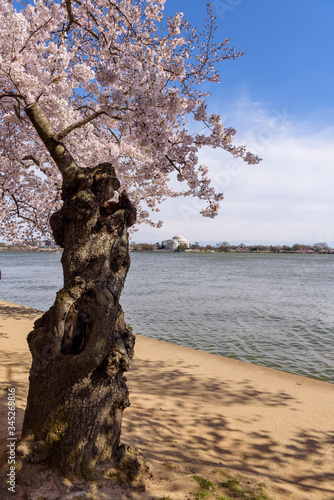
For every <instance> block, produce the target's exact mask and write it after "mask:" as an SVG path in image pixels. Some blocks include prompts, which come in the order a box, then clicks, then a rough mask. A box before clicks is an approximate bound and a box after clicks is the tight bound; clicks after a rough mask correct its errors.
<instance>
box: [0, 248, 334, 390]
mask: <svg viewBox="0 0 334 500" xmlns="http://www.w3.org/2000/svg"><path fill="white" fill-rule="evenodd" d="M131 258H132V264H131V269H130V272H129V274H128V278H127V282H126V286H125V290H124V292H123V295H122V300H121V302H122V306H123V309H124V311H125V317H126V320H127V321H128V323H129V324H130V325H131V326H132V327H133V329H134V332H135V333H138V334H141V335H145V336H147V337H152V338H156V339H158V340H165V341H168V342H172V343H175V344H179V345H184V346H187V347H191V348H194V349H199V350H202V351H206V352H210V353H214V354H218V355H222V356H225V357H229V358H235V359H240V360H242V361H248V362H252V363H256V364H260V365H263V366H267V367H270V368H276V369H280V370H284V371H288V372H290V373H296V374H299V375H305V376H309V377H313V378H317V379H319V380H324V381H329V382H334V352H333V351H334V350H333V340H334V303H333V297H334V293H333V292H334V255H289V254H279V255H277V254H182V253H181V254H177V253H132V254H131ZM0 268H1V270H2V280H1V281H0V298H1V299H3V300H8V301H10V302H14V303H17V304H22V305H26V306H30V307H34V308H36V309H39V310H43V311H44V310H47V309H48V308H49V307H50V306H51V305H52V303H53V300H54V298H55V293H56V291H57V290H58V289H59V288H60V287H61V286H62V270H61V265H60V255H57V254H48V253H32V252H31V253H30V252H27V253H20V252H1V253H0Z"/></svg>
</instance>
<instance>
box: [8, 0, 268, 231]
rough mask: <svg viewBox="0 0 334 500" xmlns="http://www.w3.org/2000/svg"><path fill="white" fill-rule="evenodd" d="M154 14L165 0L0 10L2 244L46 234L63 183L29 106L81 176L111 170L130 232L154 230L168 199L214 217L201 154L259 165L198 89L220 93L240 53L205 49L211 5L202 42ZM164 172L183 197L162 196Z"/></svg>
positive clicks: (221, 47) (214, 46)
mask: <svg viewBox="0 0 334 500" xmlns="http://www.w3.org/2000/svg"><path fill="white" fill-rule="evenodd" d="M163 9H164V1H163V0H157V1H153V0H146V1H144V0H140V1H136V2H133V1H132V0H115V1H110V0H83V1H80V2H77V1H75V0H64V1H63V2H59V1H57V0H43V1H42V0H35V1H34V2H33V3H29V4H28V5H26V6H25V7H24V8H22V9H21V10H17V9H16V8H15V6H14V5H13V4H12V3H11V2H5V1H3V2H1V4H0V20H1V31H0V87H1V88H0V117H1V123H0V142H1V145H0V149H1V172H0V196H1V205H0V211H1V215H2V218H1V222H0V229H1V233H2V235H3V236H6V237H10V238H12V237H26V236H31V235H33V234H37V233H39V234H44V235H45V236H47V235H50V229H49V224H48V222H49V218H50V215H51V214H52V213H53V212H54V211H55V210H56V209H57V208H58V207H59V205H60V203H61V200H60V191H61V174H60V172H59V170H58V169H57V166H56V165H55V163H54V162H53V160H52V158H51V157H50V155H49V153H48V152H47V151H46V149H45V147H44V145H43V143H42V142H41V140H40V139H39V137H38V135H37V133H36V130H35V129H34V127H33V126H32V124H31V122H30V120H29V119H28V117H27V115H26V111H25V110H26V107H27V106H28V105H30V104H32V103H34V102H36V101H38V103H39V104H40V106H41V107H42V108H43V110H44V112H45V114H46V115H47V117H48V119H49V121H50V123H51V124H52V126H53V127H54V129H55V130H56V131H57V134H58V137H59V138H60V139H61V140H62V141H64V143H65V145H66V147H67V149H68V150H69V151H70V152H71V155H72V156H73V157H74V158H75V161H76V162H77V163H78V165H80V166H81V167H86V168H91V167H94V166H95V165H97V164H98V163H100V162H106V161H109V162H111V163H112V164H113V165H114V166H115V168H116V172H117V176H118V178H119V180H120V182H121V188H120V190H123V189H125V190H126V191H127V193H128V195H129V196H130V197H131V199H132V201H133V202H134V203H135V204H136V206H137V208H138V214H139V222H147V223H149V224H153V222H152V221H151V220H150V213H152V212H155V211H157V210H158V208H157V206H158V205H159V204H160V203H161V202H163V201H164V200H165V199H166V198H167V197H177V196H195V197H198V198H200V199H201V200H204V201H206V203H207V208H205V209H204V210H203V211H202V212H201V213H202V215H204V216H207V217H214V216H215V215H216V214H217V212H218V210H219V202H220V201H221V200H222V198H223V195H222V193H217V192H215V190H214V189H213V188H212V186H211V184H210V179H209V172H208V169H207V168H206V167H204V166H201V165H199V164H198V152H199V150H200V149H201V148H202V147H204V146H210V147H213V148H222V149H224V150H226V151H228V152H230V153H231V154H232V155H233V156H235V157H240V158H242V159H243V160H244V161H246V162H247V163H249V164H256V163H258V162H259V161H260V159H259V158H258V157H257V156H255V155H253V154H252V153H250V152H247V151H246V149H245V147H243V146H242V147H240V146H235V145H234V144H233V141H234V138H235V134H236V132H235V130H234V129H233V128H231V127H225V125H224V124H223V123H222V120H221V118H220V116H218V115H216V114H211V115H210V114H209V113H210V111H209V110H208V107H207V96H208V93H207V91H203V90H201V85H200V84H201V83H203V82H218V81H219V69H220V63H221V62H222V61H223V60H225V59H231V58H236V57H238V56H239V55H240V53H238V52H236V51H235V49H234V48H229V46H228V42H229V39H226V40H224V41H223V42H221V43H216V42H214V41H213V34H214V31H215V23H214V16H213V13H212V11H211V9H210V6H208V17H207V21H206V24H205V29H204V31H203V35H199V34H198V33H197V32H196V31H195V30H194V29H193V28H192V27H191V26H190V25H189V23H188V22H187V21H186V20H185V19H184V18H183V15H182V14H181V13H178V14H176V15H175V16H174V17H173V18H171V19H167V20H166V21H164V20H163V19H164V18H163ZM206 89H207V85H206ZM189 123H191V124H193V125H194V126H196V127H198V132H197V133H195V134H194V133H193V131H189V129H188V126H189ZM173 172H175V173H176V174H177V178H178V180H179V181H180V183H181V184H180V190H176V189H172V188H171V187H170V179H171V174H172V173H173ZM155 225H156V226H160V225H161V222H160V221H159V222H158V223H155Z"/></svg>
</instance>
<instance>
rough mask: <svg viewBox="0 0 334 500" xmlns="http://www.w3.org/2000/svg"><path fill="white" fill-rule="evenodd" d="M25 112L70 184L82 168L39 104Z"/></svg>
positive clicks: (27, 108) (36, 103)
mask: <svg viewBox="0 0 334 500" xmlns="http://www.w3.org/2000/svg"><path fill="white" fill-rule="evenodd" d="M25 111H26V113H27V116H28V118H29V119H30V121H31V123H32V125H33V127H34V128H35V130H36V132H37V133H38V135H39V137H40V138H41V140H42V141H43V143H44V145H45V147H46V149H47V150H48V151H49V153H50V155H51V156H52V158H53V160H54V161H55V163H56V165H57V167H58V168H59V170H60V172H61V174H62V176H63V179H64V181H66V182H70V181H71V179H72V178H73V176H75V174H76V173H77V171H78V170H79V168H80V167H79V166H78V165H77V164H76V162H75V160H74V158H73V157H72V155H71V154H70V153H69V151H68V150H67V148H66V146H65V144H64V143H63V142H62V141H61V140H60V139H59V138H58V134H57V132H56V131H55V129H54V128H53V126H52V125H51V123H50V121H49V119H48V117H47V116H46V114H45V112H44V110H43V108H42V107H41V105H40V104H39V103H38V102H34V103H33V104H29V106H27V107H26V108H25Z"/></svg>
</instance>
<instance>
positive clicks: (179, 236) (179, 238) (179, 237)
mask: <svg viewBox="0 0 334 500" xmlns="http://www.w3.org/2000/svg"><path fill="white" fill-rule="evenodd" d="M172 239H173V240H176V241H179V242H180V243H188V240H186V239H185V237H184V236H182V235H181V234H177V235H176V236H173V238H172Z"/></svg>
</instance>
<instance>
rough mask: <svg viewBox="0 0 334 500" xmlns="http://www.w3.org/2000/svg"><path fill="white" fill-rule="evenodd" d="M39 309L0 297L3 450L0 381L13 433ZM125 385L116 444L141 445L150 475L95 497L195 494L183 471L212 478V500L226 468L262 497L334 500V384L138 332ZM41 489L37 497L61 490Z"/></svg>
mask: <svg viewBox="0 0 334 500" xmlns="http://www.w3.org/2000/svg"><path fill="white" fill-rule="evenodd" d="M39 315H40V313H39V312H38V311H35V310H33V309H29V308H26V307H22V306H17V305H15V304H11V303H9V302H4V301H0V356H1V370H0V387H1V389H2V390H1V391H0V395H1V399H0V451H1V453H3V452H4V450H5V448H6V439H7V405H6V403H7V401H6V396H7V394H6V387H8V386H14V387H15V388H16V393H17V394H18V396H19V399H18V401H17V403H18V418H17V422H16V426H17V435H18V436H19V434H20V428H21V425H22V418H23V413H24V408H25V402H26V397H27V390H28V371H29V365H30V353H29V351H28V348H27V343H26V336H27V333H28V332H29V331H30V330H31V328H32V325H33V321H34V320H35V319H36V318H37V317H38V316H39ZM128 385H129V387H130V391H131V402H132V405H131V407H130V408H129V409H127V410H126V411H125V413H124V424H123V442H125V443H127V444H132V445H134V446H135V447H136V448H138V449H139V450H140V451H141V452H142V454H143V455H144V457H145V458H146V459H147V460H148V461H149V462H150V464H151V471H152V477H151V478H150V479H148V480H147V481H146V482H145V487H146V490H145V491H130V490H124V489H122V488H119V487H114V486H113V487H110V488H111V489H109V490H108V488H105V487H104V488H102V489H101V490H100V491H99V493H98V497H97V498H101V499H108V498H112V499H113V500H122V499H128V498H129V499H143V500H145V499H147V500H150V499H152V500H153V499H160V498H163V497H167V496H169V497H170V498H171V499H172V500H187V499H195V495H196V492H197V491H198V485H197V483H196V482H195V481H194V480H193V479H192V478H191V476H192V475H193V474H197V475H198V474H201V475H203V476H204V477H206V478H208V479H211V481H212V482H213V483H214V484H215V485H216V486H217V490H216V492H214V493H212V495H211V496H210V497H208V498H213V499H215V498H217V496H218V495H222V494H223V493H222V492H223V489H222V490H221V488H222V487H221V486H219V485H220V483H221V482H222V477H224V476H223V474H222V471H223V472H224V474H225V477H226V471H227V473H228V474H230V475H233V476H237V477H239V478H240V480H241V484H243V485H246V486H247V485H248V487H249V488H253V487H255V486H256V485H257V484H258V483H263V482H264V483H265V484H266V485H267V486H266V494H267V495H268V496H269V497H270V498H274V499H288V498H289V499H291V500H308V499H317V500H325V499H330V500H334V430H333V422H334V418H333V414H334V385H333V384H329V383H325V382H319V381H316V380H313V379H309V378H305V377H299V376H296V375H291V374H288V373H285V372H280V371H277V370H271V369H267V368H263V367H260V366H256V365H252V364H249V363H244V362H240V361H235V360H231V359H226V358H223V357H220V356H214V355H212V354H206V353H203V352H198V351H194V350H192V349H188V348H183V347H179V346H175V345H172V344H168V343H165V342H160V341H156V340H151V339H148V338H145V337H139V336H138V337H137V343H136V354H135V360H134V361H133V364H132V367H131V370H130V372H129V374H128ZM3 389H5V390H3ZM49 489H50V496H49V497H46V496H45V498H50V499H51V498H52V499H53V498H54V499H56V498H61V496H59V491H58V493H57V494H56V493H54V495H53V496H52V492H51V490H52V488H51V486H50V488H49ZM220 490H221V491H222V492H221V491H220ZM225 494H227V493H225ZM57 495H58V496H57Z"/></svg>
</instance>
